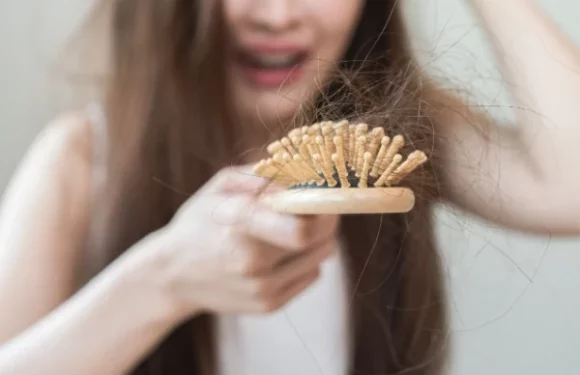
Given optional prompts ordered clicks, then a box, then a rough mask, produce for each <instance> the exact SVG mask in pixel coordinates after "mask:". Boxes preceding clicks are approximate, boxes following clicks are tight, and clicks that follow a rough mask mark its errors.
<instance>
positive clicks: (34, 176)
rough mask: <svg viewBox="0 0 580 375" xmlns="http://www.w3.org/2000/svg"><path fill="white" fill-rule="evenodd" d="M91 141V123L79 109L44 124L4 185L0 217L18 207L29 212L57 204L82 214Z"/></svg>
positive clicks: (88, 173)
mask: <svg viewBox="0 0 580 375" xmlns="http://www.w3.org/2000/svg"><path fill="white" fill-rule="evenodd" d="M91 144H92V131H91V124H90V122H89V120H88V117H87V116H86V114H85V113H84V112H83V111H78V112H70V113H64V114H61V115H59V116H58V117H57V118H55V119H54V120H52V121H51V122H50V123H48V124H47V125H46V126H45V127H44V128H43V129H42V130H41V131H40V132H39V134H38V135H37V136H36V138H35V139H34V141H33V142H32V144H31V146H30V147H29V149H28V151H27V152H26V154H25V156H24V158H23V159H22V161H21V163H20V165H19V166H18V167H17V169H16V172H15V173H14V175H13V178H12V180H11V181H10V183H9V185H8V187H7V190H6V192H5V195H4V198H3V202H2V211H1V212H0V220H1V219H2V216H5V215H2V214H6V211H8V212H13V211H14V210H16V209H18V210H20V211H23V212H30V213H31V214H32V212H35V213H38V212H37V211H38V210H40V209H41V207H47V206H51V207H52V209H55V208H57V207H55V205H59V204H60V207H58V208H59V209H60V210H61V211H62V210H64V206H65V205H66V206H67V207H68V208H67V211H68V212H67V214H72V215H73V216H77V217H78V215H82V214H83V213H84V211H86V208H87V204H88V199H89V197H88V192H89V184H90V175H91V169H92V167H91V164H92V157H91V154H92V151H91V149H92V146H91ZM47 201H51V202H52V203H50V204H49V203H47ZM26 202H30V203H29V204H27V203H26ZM53 214H56V212H54V211H53Z"/></svg>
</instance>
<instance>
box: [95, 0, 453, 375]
mask: <svg viewBox="0 0 580 375" xmlns="http://www.w3.org/2000/svg"><path fill="white" fill-rule="evenodd" d="M395 2H396V1H395V0H367V1H366V3H365V6H364V10H363V13H362V18H361V21H360V22H359V25H358V28H357V30H356V32H355V34H354V36H353V38H352V41H351V45H350V48H349V49H348V52H347V54H346V56H345V58H344V61H342V62H341V63H340V64H339V66H338V67H337V69H336V75H335V79H332V80H330V81H329V82H327V83H326V84H325V85H324V87H322V88H321V94H320V96H319V98H318V100H317V102H316V103H315V105H314V106H312V107H311V108H305V109H304V110H303V111H302V112H301V113H299V114H297V116H296V119H295V121H294V125H296V126H299V125H304V124H309V123H312V122H314V121H319V120H340V119H350V120H354V119H356V120H358V121H364V122H367V123H368V124H369V125H372V126H383V127H385V130H386V132H387V133H389V134H393V133H399V134H403V135H404V136H405V138H406V140H407V141H408V142H407V146H406V150H403V153H406V152H409V150H411V149H421V150H423V151H425V152H426V153H427V154H428V155H429V156H430V161H429V162H428V163H427V164H425V165H424V166H423V167H422V168H421V169H420V170H417V171H415V172H413V174H412V178H410V179H407V180H406V184H407V185H408V186H410V187H411V188H412V189H413V190H414V191H415V193H416V196H417V201H416V206H415V208H414V209H413V211H411V212H410V213H408V214H397V215H387V216H381V215H356V216H346V217H343V218H342V221H341V228H340V230H341V234H342V236H343V238H344V239H345V246H346V249H347V250H346V251H347V257H348V260H349V267H350V269H349V274H350V275H351V285H352V288H353V303H352V309H353V311H352V316H353V321H352V324H353V329H354V332H355V334H354V343H353V348H354V353H353V356H354V357H353V361H352V368H351V369H350V371H351V374H402V373H405V374H417V375H427V374H428V375H438V374H442V373H443V371H444V370H445V364H446V359H447V346H448V340H447V305H446V298H445V288H444V284H443V281H442V268H441V264H440V260H439V255H438V253H437V251H436V250H435V247H434V239H433V225H432V218H431V211H430V209H431V203H432V202H434V201H435V200H436V199H437V198H438V196H439V194H438V190H437V180H436V176H437V173H436V168H437V167H438V165H439V162H438V159H437V152H436V150H437V148H438V146H437V142H436V139H435V137H434V134H433V130H432V126H431V123H430V121H429V116H428V109H427V108H426V107H425V101H424V100H423V94H424V88H423V83H422V82H423V81H422V80H421V78H420V71H419V69H418V68H417V67H416V65H415V63H414V61H413V59H412V57H411V53H410V52H409V51H408V50H407V45H408V43H407V40H406V38H405V32H404V28H403V25H402V17H401V15H400V9H399V6H397V5H396V4H395ZM111 5H112V8H111V10H112V13H111V15H112V18H111V20H112V23H111V40H110V42H111V49H110V56H111V59H110V62H109V63H110V71H109V76H108V78H107V86H106V91H105V102H104V104H105V109H106V115H107V119H108V123H109V125H110V127H109V129H108V130H109V131H108V137H109V139H108V141H109V143H108V144H109V148H108V153H109V154H108V158H107V160H108V165H107V171H108V173H109V179H108V186H107V188H106V190H105V197H104V200H101V202H104V204H103V205H102V207H100V208H102V211H101V212H100V213H99V215H101V216H102V218H104V219H102V220H103V222H104V223H106V224H107V225H106V227H105V228H104V229H103V232H102V233H100V234H99V235H98V236H96V237H97V238H98V239H99V240H98V241H94V243H93V244H92V245H93V246H94V247H95V248H96V250H97V252H98V253H101V254H105V259H104V260H103V262H102V264H100V265H99V267H100V268H102V267H104V266H105V265H106V264H107V263H109V262H111V261H113V260H114V259H115V258H116V257H118V256H119V255H120V254H121V253H122V252H123V251H125V250H126V249H128V248H129V247H131V245H132V244H134V243H135V242H137V241H139V240H140V239H141V238H143V237H144V236H145V235H147V234H148V233H150V232H151V231H154V230H156V229H158V228H160V227H162V226H164V225H165V224H166V223H167V222H168V221H169V220H170V219H171V217H172V215H173V214H174V213H175V211H176V210H177V208H178V207H179V206H180V205H181V204H182V203H183V202H184V201H185V200H186V199H187V197H188V196H189V195H191V194H193V193H195V191H196V190H197V189H198V188H200V187H201V186H202V185H203V184H204V183H205V182H206V181H207V180H208V179H209V178H210V177H211V176H212V174H213V173H215V172H216V171H217V170H218V169H219V168H222V167H224V166H228V165H230V164H231V163H232V160H234V159H235V158H236V157H237V156H238V155H239V154H240V153H241V152H243V151H244V150H241V149H239V146H238V145H237V143H236V139H237V138H238V136H239V129H238V128H237V127H236V126H235V125H236V123H235V119H234V118H231V117H230V116H231V113H233V111H232V110H231V108H229V103H228V102H227V101H226V100H224V98H227V95H226V82H225V81H224V79H225V78H224V77H226V74H224V72H225V67H224V61H225V59H224V57H223V50H222V48H220V46H221V45H222V44H221V43H220V41H224V40H225V35H224V27H223V20H222V19H221V10H220V6H219V1H209V0H208V1H202V0H197V1H196V0H166V1H158V0H116V1H114V2H112V3H111ZM210 41H212V42H210ZM159 180H161V181H163V182H164V184H159V183H158V182H157V181H159ZM166 185H170V186H172V189H167V188H166ZM176 191H179V192H183V193H184V194H177V193H176ZM93 271H94V272H97V271H98V269H95V270H93ZM212 339H213V325H212V317H211V316H209V315H205V316H199V317H195V318H194V319H191V320H190V321H187V322H185V323H184V324H182V325H181V326H179V327H178V328H176V329H175V330H174V331H173V332H171V334H170V335H169V336H168V337H166V338H165V339H164V341H163V342H162V343H161V344H160V345H158V347H156V348H155V350H154V351H153V352H152V353H150V354H149V355H148V356H147V358H144V359H143V361H142V363H140V364H138V366H137V367H136V368H135V369H134V374H135V375H155V374H173V375H186V374H188V375H191V374H204V375H205V374H207V375H210V374H213V373H215V361H214V353H213V347H214V343H213V341H212Z"/></svg>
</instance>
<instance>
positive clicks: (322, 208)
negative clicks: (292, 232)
mask: <svg viewBox="0 0 580 375" xmlns="http://www.w3.org/2000/svg"><path fill="white" fill-rule="evenodd" d="M261 201H262V202H263V203H265V204H266V205H268V206H269V207H270V208H271V209H273V210H274V211H276V212H279V213H285V214H292V215H327V214H339V215H344V214H391V213H404V212H409V211H410V210H411V209H412V208H413V206H414V205H415V195H414V194H413V191H412V190H411V189H409V188H403V187H389V188H350V189H341V188H299V189H290V190H285V191H283V192H280V193H275V194H270V195H265V196H263V197H262V198H261Z"/></svg>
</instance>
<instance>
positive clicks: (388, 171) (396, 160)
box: [374, 154, 403, 187]
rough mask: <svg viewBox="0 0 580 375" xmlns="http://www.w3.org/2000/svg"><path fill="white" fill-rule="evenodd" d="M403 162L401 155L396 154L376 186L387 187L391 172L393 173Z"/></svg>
mask: <svg viewBox="0 0 580 375" xmlns="http://www.w3.org/2000/svg"><path fill="white" fill-rule="evenodd" d="M401 160H403V157H402V156H401V154H396V155H395V156H393V158H392V161H391V163H390V164H389V165H388V166H387V168H386V169H385V170H384V171H383V173H382V174H381V177H379V179H378V180H377V181H376V182H375V183H374V186H375V187H381V186H383V185H385V182H386V180H387V178H388V177H389V175H390V174H391V172H393V171H394V170H395V168H396V167H397V165H399V163H400V162H401Z"/></svg>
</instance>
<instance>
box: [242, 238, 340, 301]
mask: <svg viewBox="0 0 580 375" xmlns="http://www.w3.org/2000/svg"><path fill="white" fill-rule="evenodd" d="M337 249H338V245H337V243H336V241H327V242H326V243H324V244H323V245H322V246H319V247H317V248H315V249H312V250H311V251H308V252H306V253H303V254H300V255H298V256H295V257H293V258H291V259H290V260H288V261H286V262H284V263H281V264H280V265H279V266H278V267H276V268H274V269H273V270H271V271H270V272H266V273H261V274H260V275H259V276H256V277H250V278H242V279H241V280H240V281H239V282H238V283H236V284H234V286H233V287H234V289H233V290H232V292H233V293H234V294H236V295H237V296H238V298H239V297H240V296H246V299H247V302H246V303H247V304H248V305H249V307H250V309H251V310H252V311H273V309H277V308H279V307H281V306H283V305H284V304H286V303H287V302H288V301H289V300H290V299H292V298H294V297H295V296H296V295H297V294H298V293H300V292H302V291H303V290H304V288H306V287H307V286H308V285H310V284H311V283H312V282H314V281H315V280H316V279H317V277H318V274H319V269H320V265H321V263H322V262H323V261H324V260H325V259H327V258H328V257H329V256H330V255H331V254H332V253H334V252H335V251H336V250H337Z"/></svg>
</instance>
